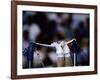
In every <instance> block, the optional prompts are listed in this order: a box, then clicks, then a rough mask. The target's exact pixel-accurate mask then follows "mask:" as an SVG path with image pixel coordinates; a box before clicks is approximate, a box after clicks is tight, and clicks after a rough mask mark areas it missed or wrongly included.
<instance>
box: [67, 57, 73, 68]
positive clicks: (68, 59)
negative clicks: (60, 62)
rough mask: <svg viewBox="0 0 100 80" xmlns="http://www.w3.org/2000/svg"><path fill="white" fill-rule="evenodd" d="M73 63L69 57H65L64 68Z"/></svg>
mask: <svg viewBox="0 0 100 80" xmlns="http://www.w3.org/2000/svg"><path fill="white" fill-rule="evenodd" d="M72 65H73V63H72V59H71V57H66V58H65V66H72Z"/></svg>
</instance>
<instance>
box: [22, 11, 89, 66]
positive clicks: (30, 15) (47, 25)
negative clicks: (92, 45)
mask: <svg viewBox="0 0 100 80" xmlns="http://www.w3.org/2000/svg"><path fill="white" fill-rule="evenodd" d="M72 38H76V40H77V42H78V46H79V48H78V49H77V58H76V62H77V66H86V65H89V14H79V13H53V12H33V11H23V50H24V49H25V48H27V47H28V46H29V42H30V41H35V42H38V43H43V44H51V43H52V42H55V41H59V40H65V39H66V40H70V39H72ZM38 51H39V56H37V54H35V53H34V55H33V57H34V60H33V61H34V67H41V62H40V60H39V58H38V57H40V59H41V60H42V61H43V63H44V64H45V66H47V67H56V61H57V57H56V54H55V52H54V51H51V50H50V49H46V48H44V47H39V48H38ZM72 59H73V53H72ZM23 67H24V68H27V59H26V57H25V56H24V55H23Z"/></svg>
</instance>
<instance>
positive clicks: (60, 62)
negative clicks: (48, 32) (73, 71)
mask: <svg viewBox="0 0 100 80" xmlns="http://www.w3.org/2000/svg"><path fill="white" fill-rule="evenodd" d="M63 66H64V57H58V60H57V67H63Z"/></svg>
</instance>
